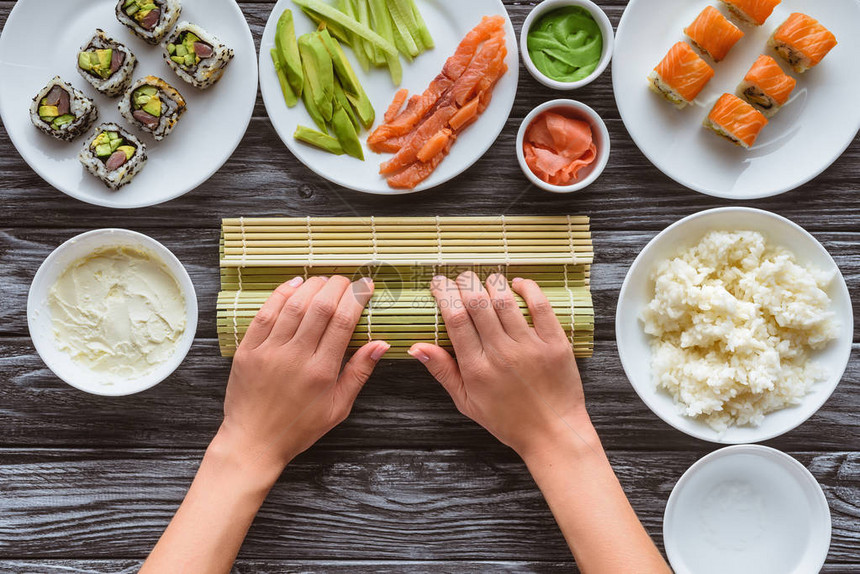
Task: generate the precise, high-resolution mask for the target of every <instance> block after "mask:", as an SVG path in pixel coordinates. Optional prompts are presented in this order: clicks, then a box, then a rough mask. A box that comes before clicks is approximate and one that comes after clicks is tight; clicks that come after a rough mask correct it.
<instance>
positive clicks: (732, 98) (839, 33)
mask: <svg viewBox="0 0 860 574" xmlns="http://www.w3.org/2000/svg"><path fill="white" fill-rule="evenodd" d="M858 29H860V2H857V0H828V1H827V2H807V1H804V0H782V1H781V2H780V1H779V0H719V1H716V0H715V1H714V2H708V1H706V0H701V1H698V0H697V1H695V2H681V3H679V2H677V1H676V0H647V1H646V0H631V1H630V4H629V5H628V6H627V9H626V10H625V12H624V15H623V17H622V18H621V23H620V24H619V26H618V32H617V35H616V40H615V57H614V59H613V62H612V78H613V87H614V91H615V99H616V102H617V104H618V109H619V112H620V113H621V118H622V119H623V121H624V125H625V126H626V128H627V130H628V132H629V133H630V136H631V137H632V138H633V140H634V142H635V143H636V145H637V146H638V147H639V149H640V150H642V153H644V154H645V156H646V157H647V158H648V159H649V160H650V161H651V162H652V163H653V164H654V165H655V166H656V167H657V168H658V169H660V170H661V171H662V172H663V173H665V174H666V175H668V176H669V177H671V178H672V179H674V180H675V181H677V182H678V183H681V184H682V185H684V186H686V187H688V188H690V189H693V190H695V191H698V192H701V193H704V194H708V195H712V196H716V197H722V198H726V199H732V200H749V199H757V198H762V197H770V196H774V195H778V194H781V193H785V192H787V191H790V190H793V189H795V188H797V187H799V186H801V185H803V184H805V183H807V182H809V181H810V180H812V179H813V178H815V177H816V176H818V175H819V174H821V173H822V172H823V171H824V170H826V169H827V168H828V167H830V165H832V164H833V163H834V162H835V161H836V160H837V159H839V157H840V156H841V155H842V153H843V152H844V151H845V150H846V148H847V147H848V146H849V145H850V144H851V142H852V141H854V138H855V137H856V136H857V132H858V130H860V106H857V105H855V102H857V101H860V57H858V56H860V35H858V34H857V30H858ZM649 84H650V85H649ZM649 88H650V89H649ZM703 124H707V126H705V125H703ZM709 128H710V129H709Z"/></svg>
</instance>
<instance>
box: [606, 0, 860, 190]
mask: <svg viewBox="0 0 860 574" xmlns="http://www.w3.org/2000/svg"><path fill="white" fill-rule="evenodd" d="M642 1H643V0H630V2H629V3H628V4H627V6H626V7H625V9H624V13H623V14H622V16H621V21H620V22H619V24H618V28H617V30H616V34H615V37H616V53H615V58H614V60H613V62H612V87H613V92H614V94H615V101H616V105H617V107H618V112H619V114H620V116H621V120H622V122H623V123H624V126H625V128H626V129H627V132H628V134H629V135H630V137H631V139H632V140H633V142H634V143H635V144H636V147H637V148H639V150H640V151H641V152H642V153H643V154H644V155H645V157H646V158H648V161H650V162H651V164H653V165H654V166H655V167H656V168H657V169H659V170H660V171H661V172H662V173H663V174H664V175H666V176H668V177H669V178H671V179H672V180H674V181H676V182H677V183H679V184H681V185H683V186H684V187H687V188H689V189H691V190H693V191H696V192H698V193H702V194H705V195H710V196H712V197H719V198H723V199H732V200H738V201H747V200H754V199H763V198H767V197H774V196H777V195H781V194H783V193H787V192H789V191H792V190H794V189H797V188H798V187H800V186H802V185H805V184H807V183H809V182H810V181H812V180H813V179H815V178H816V177H818V176H819V175H821V174H822V173H824V172H825V171H826V170H827V169H829V168H830V166H832V165H833V164H834V163H835V162H836V161H837V160H838V159H839V158H840V157H842V155H843V154H844V153H845V151H846V150H847V149H848V147H849V146H850V145H851V144H852V143H853V142H854V139H855V138H856V137H857V133H858V132H860V115H858V117H857V120H856V121H855V125H854V127H853V132H854V135H853V136H852V137H850V138H845V139H846V141H845V143H844V144H841V145H840V146H839V147H838V149H834V153H833V155H832V156H829V157H828V158H827V159H826V161H820V163H819V164H818V165H817V167H815V168H814V169H811V170H809V171H808V172H807V173H806V174H805V175H804V176H803V177H801V178H798V179H797V180H796V181H793V182H791V183H786V184H784V185H781V186H777V187H774V188H773V189H765V190H762V191H755V190H749V189H746V190H744V191H743V193H739V192H737V191H729V192H724V191H721V190H718V189H713V188H712V187H710V186H708V185H706V184H703V183H700V182H698V181H696V180H694V179H690V178H689V177H684V176H683V175H681V174H679V173H677V172H676V170H674V169H673V168H672V166H671V162H667V161H663V160H661V159H660V158H658V157H657V155H656V154H655V153H654V152H653V150H652V149H651V147H650V146H649V145H646V143H645V141H644V140H643V138H642V137H640V135H639V133H638V132H637V131H636V130H631V129H630V127H629V126H630V125H631V123H630V122H631V118H630V117H629V115H628V114H627V112H626V111H625V110H626V107H625V106H624V105H623V104H622V96H621V95H620V94H623V93H624V89H623V87H622V86H621V85H620V83H621V82H622V73H621V72H620V71H619V70H618V67H619V66H620V61H621V60H620V59H619V55H620V54H623V48H624V44H623V42H624V40H625V38H626V33H625V32H626V30H627V28H628V27H632V26H635V25H636V24H637V23H636V22H632V20H631V18H630V17H628V15H629V14H630V13H631V9H632V8H633V7H634V6H635V5H637V4H638V3H639V2H642ZM772 24H773V22H771V21H770V20H769V21H768V22H767V23H766V24H765V26H770V25H772ZM742 28H743V27H742ZM745 30H747V29H746V28H745ZM679 34H680V30H679ZM842 36H844V35H842ZM678 39H679V40H680V37H679V38H678ZM664 44H665V49H666V50H668V49H669V47H670V46H671V42H669V41H666V42H664ZM619 45H621V48H622V49H621V50H619V49H618V48H619ZM762 53H767V52H766V50H764V48H763V49H762ZM654 64H656V61H655V62H654ZM709 64H710V65H711V66H712V67H714V66H719V64H714V63H713V62H709ZM781 65H783V66H784V64H783V63H781ZM784 67H785V66H784ZM715 70H717V73H719V68H716V67H715ZM808 73H811V72H808ZM644 76H645V74H643V85H644ZM797 76H798V75H797V74H795V77H797ZM738 80H740V78H739V79H738ZM803 80H804V78H803V76H802V75H801V76H800V79H799V81H798V85H800V84H801V82H802V81H803ZM652 95H653V94H652ZM655 97H656V96H655ZM665 105H666V106H670V105H671V104H669V103H668V102H667V103H665ZM689 111H691V110H689V109H688V110H683V111H682V112H681V113H684V112H689ZM654 128H655V129H663V127H662V126H659V125H655V126H654ZM715 137H716V136H715Z"/></svg>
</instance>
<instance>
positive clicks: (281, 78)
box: [269, 48, 299, 108]
mask: <svg viewBox="0 0 860 574" xmlns="http://www.w3.org/2000/svg"><path fill="white" fill-rule="evenodd" d="M269 53H270V54H271V56H272V63H273V64H274V65H275V72H276V73H277V74H278V83H279V84H280V85H281V92H282V93H283V94H284V101H285V102H287V107H288V108H292V107H293V106H295V105H296V104H298V103H299V97H298V96H297V95H296V92H295V91H294V90H293V87H292V86H291V85H290V82H289V80H288V79H287V72H286V66H285V65H284V63H283V62H282V61H281V53H280V52H278V50H276V49H275V48H272V49H271V50H270V51H269Z"/></svg>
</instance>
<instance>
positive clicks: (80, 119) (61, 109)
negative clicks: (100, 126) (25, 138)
mask: <svg viewBox="0 0 860 574" xmlns="http://www.w3.org/2000/svg"><path fill="white" fill-rule="evenodd" d="M98 117H99V111H98V109H97V108H96V106H95V104H94V103H93V101H92V100H91V99H90V98H88V97H87V96H86V95H85V94H84V93H83V92H82V91H80V90H78V89H75V88H74V87H73V86H72V85H71V84H69V83H67V82H64V81H63V80H62V78H60V76H56V77H55V78H53V79H52V80H51V81H50V82H48V85H46V86H45V87H44V88H42V89H41V91H40V92H39V93H38V94H36V97H35V98H33V103H32V104H30V120H31V121H32V122H33V125H34V126H36V127H37V128H39V129H40V130H42V131H43V132H45V133H46V134H48V135H49V136H53V137H55V138H57V139H58V140H62V141H67V142H70V141H73V140H75V139H76V138H78V137H80V136H81V135H83V134H84V132H86V131H87V130H88V129H90V126H91V125H93V122H95V121H96V119H98Z"/></svg>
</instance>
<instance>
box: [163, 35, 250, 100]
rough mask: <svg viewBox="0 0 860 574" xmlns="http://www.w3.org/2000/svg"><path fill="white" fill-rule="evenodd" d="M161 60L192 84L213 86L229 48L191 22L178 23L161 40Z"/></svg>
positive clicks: (229, 50) (204, 86) (219, 74)
mask: <svg viewBox="0 0 860 574" xmlns="http://www.w3.org/2000/svg"><path fill="white" fill-rule="evenodd" d="M163 47H164V53H163V56H164V60H165V61H166V62H167V64H168V65H169V66H170V67H171V68H173V71H174V72H176V75H177V76H179V77H180V78H182V79H183V80H184V81H186V82H188V83H189V84H191V85H192V86H194V87H196V88H200V89H206V88H208V87H210V86H212V85H214V84H215V83H216V82H217V81H218V80H220V79H221V76H223V75H224V69H225V68H226V67H227V64H229V63H230V60H232V59H233V50H232V49H230V48H228V47H227V46H226V45H225V44H224V43H223V42H221V41H220V40H219V39H218V38H216V37H215V36H213V35H212V34H210V33H209V32H207V31H206V30H204V29H203V28H201V27H200V26H197V25H195V24H191V23H189V22H180V23H179V25H177V26H176V29H175V30H174V31H173V33H172V34H171V35H170V37H168V38H167V39H166V40H165V41H164V43H163Z"/></svg>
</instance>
